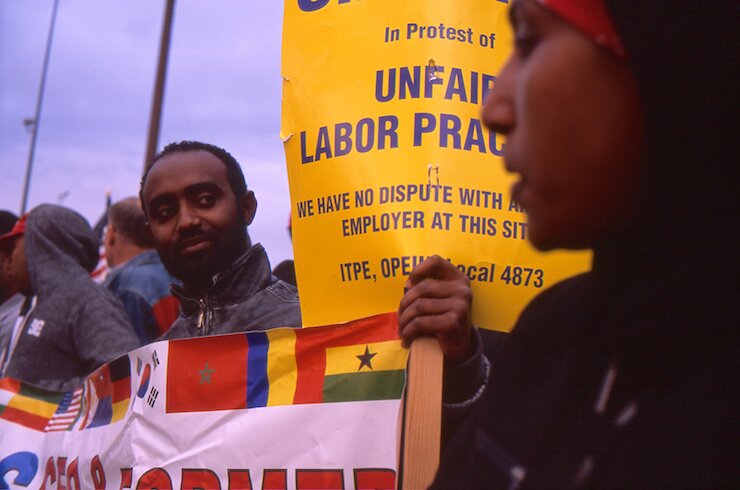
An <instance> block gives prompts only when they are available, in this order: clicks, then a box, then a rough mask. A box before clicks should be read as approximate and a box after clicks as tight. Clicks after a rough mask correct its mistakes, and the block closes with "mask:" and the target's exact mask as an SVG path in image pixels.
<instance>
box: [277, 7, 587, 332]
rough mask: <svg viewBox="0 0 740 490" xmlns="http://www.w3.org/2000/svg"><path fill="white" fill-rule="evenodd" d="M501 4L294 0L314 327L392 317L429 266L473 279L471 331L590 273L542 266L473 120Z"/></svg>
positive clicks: (290, 128) (545, 262) (287, 24)
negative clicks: (427, 262)
mask: <svg viewBox="0 0 740 490" xmlns="http://www.w3.org/2000/svg"><path fill="white" fill-rule="evenodd" d="M507 16H508V12H507V2H503V1H500V0H499V1H492V0H466V1H461V2H448V1H441V0H428V1H424V2H396V1H392V0H373V1H368V0H286V2H285V19H284V36H283V37H284V38H283V68H282V71H283V73H282V74H283V116H282V128H281V137H282V138H283V140H284V141H285V152H286V159H287V165H288V178H289V183H290V190H291V201H292V216H293V238H294V250H295V259H296V273H297V279H298V284H299V287H300V297H301V306H302V312H303V319H304V323H305V324H306V325H321V324H330V323H337V322H342V321H348V320H350V319H354V318H361V317H366V316H370V315H373V314H377V313H381V312H387V311H393V310H395V309H396V308H397V307H398V302H399V300H400V298H401V296H402V294H403V286H404V283H405V281H406V276H407V275H408V274H409V272H410V271H411V269H412V268H413V267H414V265H416V264H417V263H419V262H421V261H422V260H423V259H424V258H425V257H427V256H429V255H432V254H439V255H441V256H443V257H445V258H448V259H449V260H451V261H452V263H453V264H455V265H456V266H458V268H460V269H461V270H463V271H464V272H465V273H466V274H467V275H468V277H469V278H470V280H471V284H472V287H473V292H474V298H475V299H474V303H473V321H474V323H475V324H477V325H479V326H482V327H485V328H493V329H497V330H508V329H509V328H511V326H512V325H513V323H514V320H515V319H516V317H517V315H518V314H519V312H520V311H521V309H522V307H523V306H524V305H526V303H527V302H528V301H529V300H530V299H531V298H532V297H533V296H534V295H536V294H537V293H539V292H540V291H542V290H543V289H544V288H546V287H548V286H550V285H552V284H554V283H556V282H557V281H559V280H561V279H563V278H565V277H568V276H570V275H573V274H574V273H576V272H579V271H582V270H585V269H586V268H587V266H588V260H589V259H588V255H586V254H583V253H560V252H559V253H548V254H541V253H538V252H536V251H535V250H534V249H533V248H532V247H531V246H530V245H529V244H528V242H527V241H526V237H527V223H526V216H525V214H524V213H523V211H522V209H521V208H520V207H519V206H518V205H517V203H516V202H513V201H512V200H511V197H510V191H509V188H510V186H511V182H512V177H511V176H508V175H507V174H506V172H505V169H504V167H503V162H502V158H501V156H502V151H503V148H504V145H505V141H504V139H503V138H502V137H500V136H497V135H496V134H495V133H492V132H489V131H488V130H487V129H486V128H485V127H484V126H483V125H482V124H481V121H480V110H481V107H482V104H483V101H484V99H485V96H486V94H487V93H488V91H489V90H490V89H491V88H492V87H493V86H494V84H495V80H496V74H497V73H498V72H499V70H500V69H501V67H502V65H503V63H504V61H505V59H506V57H507V56H508V54H509V52H510V50H511V44H512V33H511V30H510V28H509V25H508V19H507Z"/></svg>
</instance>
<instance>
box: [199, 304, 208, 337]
mask: <svg viewBox="0 0 740 490" xmlns="http://www.w3.org/2000/svg"><path fill="white" fill-rule="evenodd" d="M198 305H199V306H200V313H199V314H198V333H199V335H208V297H205V298H201V299H199V300H198Z"/></svg>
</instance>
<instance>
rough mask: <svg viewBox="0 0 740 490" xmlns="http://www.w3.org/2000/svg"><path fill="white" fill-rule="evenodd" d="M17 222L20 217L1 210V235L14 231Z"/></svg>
mask: <svg viewBox="0 0 740 490" xmlns="http://www.w3.org/2000/svg"><path fill="white" fill-rule="evenodd" d="M17 221H18V216H16V215H14V214H13V213H11V212H10V211H5V210H4V209H3V210H0V235H5V234H6V233H10V230H12V229H13V227H14V226H15V223H16V222H17Z"/></svg>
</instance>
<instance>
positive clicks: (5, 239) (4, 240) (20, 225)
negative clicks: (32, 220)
mask: <svg viewBox="0 0 740 490" xmlns="http://www.w3.org/2000/svg"><path fill="white" fill-rule="evenodd" d="M27 218H28V213H26V214H24V215H23V216H21V217H20V219H19V220H18V221H17V222H16V223H15V225H14V226H13V228H12V229H11V230H10V231H9V232H8V233H6V234H5V235H2V236H0V249H2V250H7V249H8V248H10V245H11V244H12V243H13V239H14V238H17V237H19V236H21V235H23V234H24V233H25V232H26V219H27Z"/></svg>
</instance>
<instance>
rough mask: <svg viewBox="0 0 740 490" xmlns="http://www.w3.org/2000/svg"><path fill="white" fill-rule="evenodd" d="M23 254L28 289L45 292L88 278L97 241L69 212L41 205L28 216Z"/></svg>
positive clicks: (95, 258) (83, 222) (96, 258)
mask: <svg viewBox="0 0 740 490" xmlns="http://www.w3.org/2000/svg"><path fill="white" fill-rule="evenodd" d="M24 236H25V242H26V244H25V247H26V249H25V251H26V261H27V264H28V273H29V277H30V280H31V287H32V288H33V291H34V293H35V294H37V295H39V296H41V297H43V296H44V294H45V292H47V291H50V290H53V289H54V288H56V287H60V285H64V284H66V283H69V282H70V281H71V280H74V279H77V278H85V279H88V278H89V274H90V272H92V270H93V269H94V268H95V266H96V265H97V263H98V261H99V253H98V248H99V245H98V237H97V236H96V235H95V232H93V230H92V229H91V228H90V225H89V224H88V223H87V221H86V220H85V218H83V217H82V216H80V215H79V214H77V213H76V212H74V211H72V210H71V209H68V208H65V207H62V206H56V205H52V204H42V205H40V206H38V207H36V208H34V209H33V210H32V211H31V212H30V213H29V214H28V220H27V222H26V231H25V233H24Z"/></svg>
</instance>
